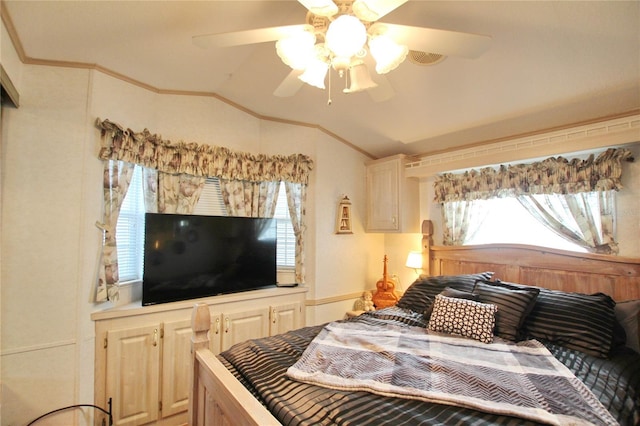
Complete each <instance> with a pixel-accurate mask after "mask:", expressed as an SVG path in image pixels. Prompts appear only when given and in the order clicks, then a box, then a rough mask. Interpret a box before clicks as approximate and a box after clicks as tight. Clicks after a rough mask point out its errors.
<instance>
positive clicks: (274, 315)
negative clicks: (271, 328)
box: [271, 308, 278, 324]
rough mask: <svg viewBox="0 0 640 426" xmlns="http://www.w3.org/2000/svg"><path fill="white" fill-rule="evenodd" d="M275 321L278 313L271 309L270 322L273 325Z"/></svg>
mask: <svg viewBox="0 0 640 426" xmlns="http://www.w3.org/2000/svg"><path fill="white" fill-rule="evenodd" d="M277 319H278V311H276V309H275V308H273V310H272V311H271V322H272V323H274V324H275V323H276V321H277Z"/></svg>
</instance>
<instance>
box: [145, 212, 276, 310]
mask: <svg viewBox="0 0 640 426" xmlns="http://www.w3.org/2000/svg"><path fill="white" fill-rule="evenodd" d="M275 284H276V225H275V220H274V219H266V218H249V217H231V216H198V215H179V214H161V213H147V214H146V216H145V242H144V268H143V277H142V304H143V305H153V304H157V303H167V302H174V301H178V300H187V299H194V298H198V297H206V296H215V295H219V294H227V293H235V292H241V291H247V290H253V289H258V288H263V287H270V286H275Z"/></svg>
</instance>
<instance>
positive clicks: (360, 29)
mask: <svg viewBox="0 0 640 426" xmlns="http://www.w3.org/2000/svg"><path fill="white" fill-rule="evenodd" d="M325 42H326V44H327V47H328V48H329V50H331V51H332V52H333V53H334V54H335V56H343V57H347V58H350V57H352V56H354V55H356V54H357V53H358V52H360V51H361V50H362V47H363V46H364V44H365V43H366V42H367V29H366V28H365V26H364V24H363V23H362V22H361V21H360V20H359V19H358V18H356V17H355V16H351V15H341V16H338V18H336V20H334V21H333V22H331V24H329V28H328V29H327V34H326V41H325Z"/></svg>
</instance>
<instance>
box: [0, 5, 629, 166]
mask: <svg viewBox="0 0 640 426" xmlns="http://www.w3.org/2000/svg"><path fill="white" fill-rule="evenodd" d="M3 6H4V7H3V11H4V12H5V14H6V15H7V16H8V19H9V21H8V22H10V23H11V24H12V25H13V29H14V30H15V34H16V35H17V36H18V39H19V43H20V44H21V49H22V51H23V54H24V56H25V57H26V58H29V59H30V60H32V61H35V62H36V63H37V61H65V62H73V63H76V64H77V63H80V64H87V66H95V65H97V66H99V67H101V68H103V69H106V70H109V71H110V72H112V73H114V74H117V75H120V76H123V77H125V78H127V79H131V80H135V81H137V82H140V83H141V84H144V85H147V86H150V87H151V88H153V89H157V90H160V91H162V90H166V91H185V92H205V93H209V94H216V95H218V96H220V97H222V98H224V99H226V100H228V101H230V102H232V103H235V104H237V105H240V106H241V107H243V108H246V109H247V110H249V111H252V112H253V113H255V114H257V115H260V116H265V117H269V118H274V119H279V120H290V121H293V122H301V123H307V124H312V125H318V126H320V127H322V128H323V129H325V130H326V131H327V132H330V133H332V134H335V135H336V136H337V137H338V138H341V139H343V140H345V141H347V142H348V143H350V144H352V145H354V146H356V147H358V149H360V150H362V151H363V152H366V153H368V154H370V155H371V156H372V157H383V156H387V155H391V154H396V153H407V154H426V153H433V152H438V151H442V150H447V149H451V148H453V147H459V146H466V145H471V144H477V143H481V142H484V141H492V140H496V139H500V138H506V137H512V136H515V135H520V134H525V133H528V132H533V131H537V130H544V129H551V128H555V127H559V126H565V125H570V124H574V123H581V122H585V121H590V120H595V119H601V118H608V117H613V116H616V115H621V114H626V113H630V112H636V113H637V111H638V110H639V109H640V2H638V1H532V2H528V1H416V0H410V1H408V2H407V3H406V4H404V5H402V6H401V7H399V8H398V9H396V10H394V11H393V12H391V13H389V14H388V15H387V16H385V17H384V18H383V19H382V20H383V21H385V22H389V23H395V24H404V25H411V26H421V27H429V28H436V29H445V30H453V31H461V32H466V33H475V34H483V35H488V36H490V37H491V38H492V40H491V45H490V48H489V50H488V51H487V52H486V53H484V54H483V55H481V56H480V57H479V58H477V59H465V58H459V57H453V56H451V57H447V58H446V59H445V60H444V61H442V62H440V63H437V64H435V65H416V64H414V63H412V62H410V61H405V62H404V63H402V64H401V65H400V66H399V67H398V68H397V69H395V70H393V71H391V72H390V73H388V74H386V75H385V77H386V82H387V83H388V84H389V85H390V87H391V88H392V93H393V96H391V97H390V98H389V99H386V100H382V101H380V100H379V99H378V100H374V99H373V97H372V96H370V94H369V93H367V92H360V93H351V94H344V93H342V88H343V84H344V83H342V82H341V81H340V80H339V79H338V77H337V75H336V74H333V75H332V80H331V81H332V83H331V90H330V91H329V90H321V89H317V88H314V87H311V86H308V85H304V86H303V87H302V88H301V89H300V90H299V91H298V92H297V93H296V94H295V95H294V96H291V97H277V96H274V94H273V92H274V90H275V89H276V88H277V87H278V85H279V84H280V82H281V81H282V80H283V79H284V78H285V77H286V76H287V75H288V74H289V72H290V71H291V70H290V68H288V67H287V66H286V65H284V64H283V63H282V62H281V60H280V59H279V58H278V56H277V54H276V51H275V47H274V43H273V42H268V43H260V44H254V45H246V46H237V47H227V48H213V49H202V48H200V47H197V46H195V45H194V44H193V42H192V36H196V35H202V34H210V33H219V32H229V31H239V30H248V29H255V28H264V27H272V26H280V25H290V24H302V23H304V22H305V16H306V13H307V10H306V9H305V8H304V7H303V6H302V5H301V4H300V3H298V2H297V1H294V0H291V1H11V0H3ZM436 53H437V52H436ZM372 74H373V75H372V76H373V78H374V80H375V79H377V78H378V77H377V76H376V74H375V73H374V72H372ZM329 98H331V99H332V103H331V105H327V100H328V99H329Z"/></svg>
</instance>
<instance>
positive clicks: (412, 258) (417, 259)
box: [405, 251, 422, 269]
mask: <svg viewBox="0 0 640 426" xmlns="http://www.w3.org/2000/svg"><path fill="white" fill-rule="evenodd" d="M405 265H406V267H407V268H413V269H422V253H421V252H419V251H410V252H409V255H408V256H407V262H406V263H405Z"/></svg>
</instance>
